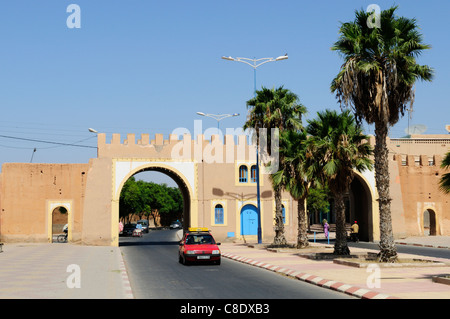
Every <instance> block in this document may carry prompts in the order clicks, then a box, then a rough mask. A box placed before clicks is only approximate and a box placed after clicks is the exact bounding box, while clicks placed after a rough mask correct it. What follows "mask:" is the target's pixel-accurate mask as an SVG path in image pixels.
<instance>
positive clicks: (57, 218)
mask: <svg viewBox="0 0 450 319" xmlns="http://www.w3.org/2000/svg"><path fill="white" fill-rule="evenodd" d="M68 224H69V211H68V210H67V208H65V207H64V206H58V207H55V208H54V209H53V211H52V242H56V236H58V235H61V234H64V231H63V229H64V226H65V225H68Z"/></svg>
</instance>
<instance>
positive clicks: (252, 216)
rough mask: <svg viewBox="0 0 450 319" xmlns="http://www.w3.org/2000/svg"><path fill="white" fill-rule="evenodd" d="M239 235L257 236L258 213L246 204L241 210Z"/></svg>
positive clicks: (253, 207)
mask: <svg viewBox="0 0 450 319" xmlns="http://www.w3.org/2000/svg"><path fill="white" fill-rule="evenodd" d="M241 235H243V236H246V235H247V236H250V235H258V211H257V209H256V207H255V206H254V205H251V204H247V205H245V206H244V207H242V209H241Z"/></svg>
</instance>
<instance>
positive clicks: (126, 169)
mask: <svg viewBox="0 0 450 319" xmlns="http://www.w3.org/2000/svg"><path fill="white" fill-rule="evenodd" d="M152 170H153V171H158V172H161V173H164V174H166V175H168V176H169V177H171V178H172V179H173V180H174V181H175V183H176V184H177V185H178V187H179V189H180V191H181V194H182V196H183V221H184V225H183V228H184V229H187V228H188V227H189V226H190V225H195V224H196V223H195V221H196V220H197V218H198V217H197V216H196V212H197V194H196V189H197V185H196V164H195V163H194V162H170V161H166V162H162V161H155V160H151V159H148V160H139V161H136V160H133V159H114V160H113V199H112V203H113V205H112V206H111V214H112V223H111V234H112V235H113V236H114V235H115V236H114V242H113V245H116V244H117V240H118V229H119V199H120V193H121V191H122V188H123V185H124V184H125V182H126V181H127V180H128V179H129V178H130V177H131V176H133V175H135V174H137V173H140V172H143V171H152ZM114 233H117V234H114Z"/></svg>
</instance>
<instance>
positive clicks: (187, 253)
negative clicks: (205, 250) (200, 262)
mask: <svg viewBox="0 0 450 319" xmlns="http://www.w3.org/2000/svg"><path fill="white" fill-rule="evenodd" d="M193 254H195V252H194V251H193V250H187V251H186V255H193Z"/></svg>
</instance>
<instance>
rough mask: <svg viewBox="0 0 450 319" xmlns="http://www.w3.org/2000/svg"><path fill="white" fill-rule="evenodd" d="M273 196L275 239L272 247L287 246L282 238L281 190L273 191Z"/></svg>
mask: <svg viewBox="0 0 450 319" xmlns="http://www.w3.org/2000/svg"><path fill="white" fill-rule="evenodd" d="M274 194H275V237H274V239H273V245H276V246H284V245H287V241H286V238H285V237H284V223H283V207H282V204H281V190H280V189H279V188H278V187H277V188H276V189H274Z"/></svg>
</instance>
